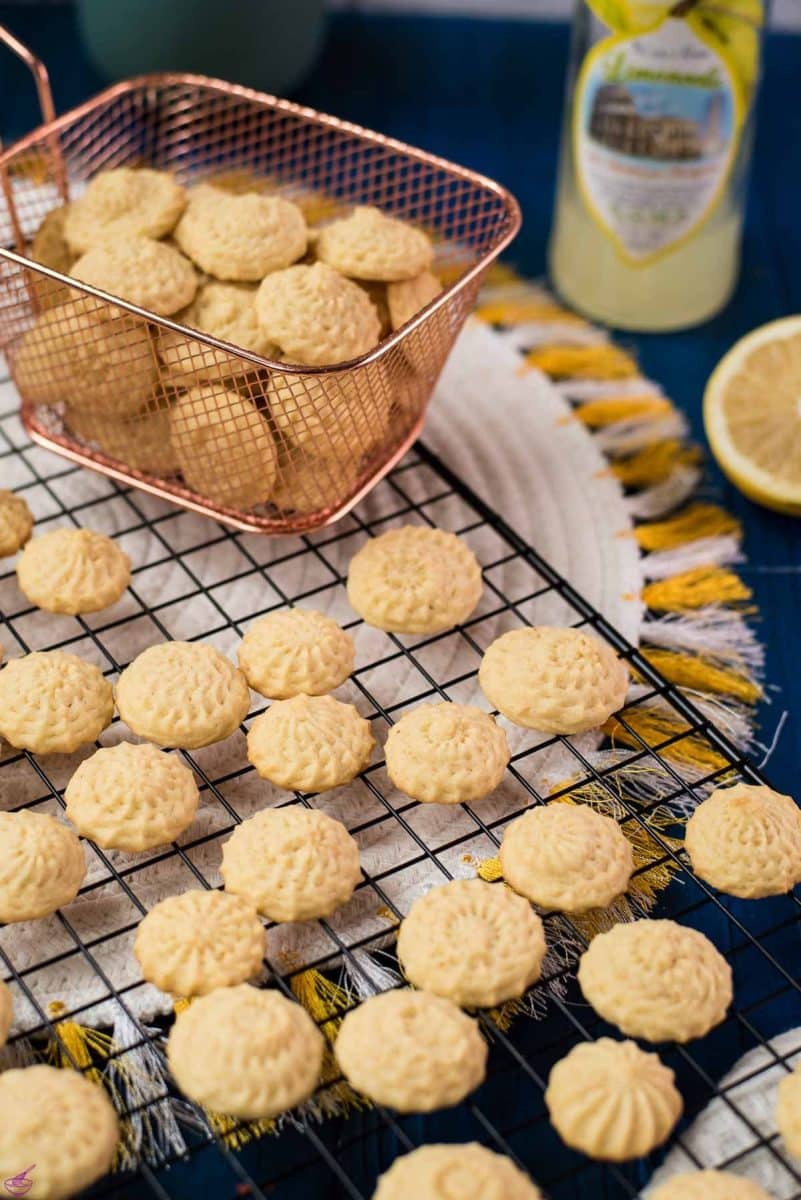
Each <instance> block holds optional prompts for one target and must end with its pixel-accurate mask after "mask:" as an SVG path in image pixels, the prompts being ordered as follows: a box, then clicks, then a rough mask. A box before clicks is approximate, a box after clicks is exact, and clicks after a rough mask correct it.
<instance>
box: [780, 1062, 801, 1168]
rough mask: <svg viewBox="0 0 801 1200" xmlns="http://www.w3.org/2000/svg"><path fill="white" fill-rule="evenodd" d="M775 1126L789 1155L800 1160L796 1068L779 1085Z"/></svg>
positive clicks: (800, 1098)
mask: <svg viewBox="0 0 801 1200" xmlns="http://www.w3.org/2000/svg"><path fill="white" fill-rule="evenodd" d="M776 1125H777V1127H778V1130H779V1133H780V1134H781V1135H782V1138H783V1139H784V1144H785V1146H786V1147H787V1149H788V1150H789V1151H790V1153H791V1154H794V1155H795V1156H796V1157H797V1158H801V1070H799V1067H798V1066H796V1068H795V1070H794V1071H792V1073H791V1074H789V1075H785V1076H784V1078H783V1079H782V1080H781V1081H780V1083H779V1086H778V1089H777V1092H776Z"/></svg>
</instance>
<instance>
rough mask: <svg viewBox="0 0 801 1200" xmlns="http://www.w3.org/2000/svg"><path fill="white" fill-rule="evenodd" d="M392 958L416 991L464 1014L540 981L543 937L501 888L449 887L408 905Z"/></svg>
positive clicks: (537, 923)
mask: <svg viewBox="0 0 801 1200" xmlns="http://www.w3.org/2000/svg"><path fill="white" fill-rule="evenodd" d="M397 952H398V959H399V961H400V964H401V966H402V968H403V972H404V974H405V976H406V978H407V979H408V980H409V982H410V983H412V984H413V985H414V986H415V987H417V988H421V989H422V990H423V991H426V992H433V993H434V994H435V995H437V996H444V997H445V998H446V999H447V1000H452V1001H453V1002H454V1004H458V1005H460V1006H461V1007H462V1008H491V1007H494V1006H495V1005H496V1004H502V1003H503V1002H504V1001H505V1000H513V999H517V998H518V997H520V996H522V995H523V993H524V992H525V991H526V990H527V989H528V988H529V987H530V986H531V984H532V983H535V982H536V981H537V980H538V979H539V977H540V972H541V970H542V960H543V958H544V957H545V931H544V929H543V925H542V921H541V920H540V918H539V917H538V916H537V914H536V913H535V912H534V911H533V910H532V908H531V905H530V904H529V903H528V901H527V900H524V899H523V898H522V896H516V895H515V894H514V892H511V891H509V889H508V888H506V887H504V886H503V884H500V883H498V884H493V883H485V882H484V880H483V879H454V880H452V881H451V882H450V883H443V884H441V885H440V886H438V887H433V888H431V890H430V891H429V892H426V893H425V895H423V896H420V897H418V899H417V900H415V901H414V903H413V904H412V906H411V908H410V909H409V914H408V916H407V917H405V918H404V920H403V921H402V922H401V926H400V929H399V931H398V947H397Z"/></svg>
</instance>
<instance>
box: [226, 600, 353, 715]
mask: <svg viewBox="0 0 801 1200" xmlns="http://www.w3.org/2000/svg"><path fill="white" fill-rule="evenodd" d="M237 656H238V658H239V666H240V667H241V669H242V670H243V671H244V672H245V678H246V679H247V681H248V683H249V684H250V686H251V687H252V688H254V689H255V690H256V691H257V692H261V694H262V696H269V697H270V699H271V700H286V699H288V698H289V697H290V696H297V695H299V694H300V693H301V692H305V693H306V695H307V696H321V695H324V694H325V693H326V692H332V691H333V690H334V688H337V687H339V685H340V684H341V683H344V682H345V680H346V679H347V678H348V676H349V675H350V673H351V671H352V670H353V661H354V656H355V648H354V645H353V638H352V637H351V636H350V634H349V633H346V632H345V630H344V629H343V628H342V627H341V625H338V624H337V622H336V621H335V620H334V619H333V617H327V616H326V615H325V613H321V612H315V611H314V610H313V609H307V608H286V609H282V610H281V611H280V612H273V613H268V614H267V616H266V617H260V618H259V619H258V620H257V621H254V623H253V624H252V625H251V626H249V628H248V629H247V630H246V632H245V636H244V637H243V638H242V641H241V642H240V644H239V650H238V652H237Z"/></svg>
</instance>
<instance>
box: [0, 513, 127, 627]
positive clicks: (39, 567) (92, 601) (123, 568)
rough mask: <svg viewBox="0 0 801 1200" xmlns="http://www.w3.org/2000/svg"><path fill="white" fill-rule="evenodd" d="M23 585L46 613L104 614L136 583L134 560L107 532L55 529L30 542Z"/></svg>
mask: <svg viewBox="0 0 801 1200" xmlns="http://www.w3.org/2000/svg"><path fill="white" fill-rule="evenodd" d="M17 582H18V583H19V586H20V590H21V591H22V593H23V594H24V595H25V596H27V597H28V599H29V600H30V602H31V604H35V605H37V606H38V607H39V608H43V609H45V611H46V612H54V613H71V614H73V615H75V614H76V613H90V612H99V611H100V609H102V608H108V607H109V605H111V604H116V603H117V601H118V600H119V598H120V596H122V594H123V592H124V591H125V589H126V588H127V586H128V584H129V583H130V582H131V560H130V558H129V557H128V555H127V554H124V553H123V551H122V550H120V548H119V546H118V545H117V543H116V542H115V541H114V540H113V538H110V537H106V535H105V534H104V533H95V532H94V530H92V529H52V530H51V531H50V532H49V533H42V534H40V535H39V537H35V538H32V539H31V541H30V542H28V544H27V546H26V547H25V549H24V550H23V552H22V554H21V555H20V557H19V561H18V562H17Z"/></svg>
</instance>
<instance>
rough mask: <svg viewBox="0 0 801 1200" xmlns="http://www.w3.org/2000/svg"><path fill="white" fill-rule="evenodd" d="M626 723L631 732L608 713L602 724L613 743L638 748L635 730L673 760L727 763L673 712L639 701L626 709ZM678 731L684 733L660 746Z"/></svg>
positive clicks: (714, 765) (705, 765)
mask: <svg viewBox="0 0 801 1200" xmlns="http://www.w3.org/2000/svg"><path fill="white" fill-rule="evenodd" d="M626 723H627V724H628V725H629V726H630V727H631V730H632V732H631V733H629V730H628V729H625V728H624V727H623V726H622V725H621V724H620V722H619V721H618V720H617V719H616V718H615V717H610V719H609V720H608V721H607V722H606V724H605V725H604V726H603V730H604V733H606V734H607V736H608V737H609V738H610V740H611V742H612V745H613V746H620V745H623V746H631V747H633V748H634V749H635V750H641V749H642V746H641V745H640V742H639V741H638V740H637V738H636V737H635V736H634V734H635V733H636V734H639V736H640V737H641V738H642V740H643V742H644V743H645V745H646V746H648V747H650V748H655V747H657V746H658V747H660V749H659V754H660V755H661V756H662V757H663V758H667V759H671V760H673V761H674V762H676V763H688V764H689V765H690V766H693V767H698V768H699V769H700V770H703V771H719V770H721V769H722V768H724V767H726V766H728V765H729V760H728V759H727V758H724V757H723V755H722V754H719V753H718V751H717V750H713V749H712V747H711V746H710V745H709V743H708V742H707V740H706V739H705V738H704V737H700V736H699V735H698V734H694V733H693V734H691V733H689V728H690V727H689V725H687V723H686V721H683V720H682V719H681V718H680V717H678V716H674V715H673V714H672V713H669V712H665V711H663V710H661V709H655V708H649V707H648V706H647V705H643V704H640V705H637V707H636V708H632V709H631V710H630V711H629V712H627V713H626ZM681 734H686V735H687V736H685V737H681V740H680V741H677V742H673V743H671V745H669V746H665V747H664V748H662V743H663V742H666V741H667V740H668V739H669V738H673V737H679V736H680V735H681Z"/></svg>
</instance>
